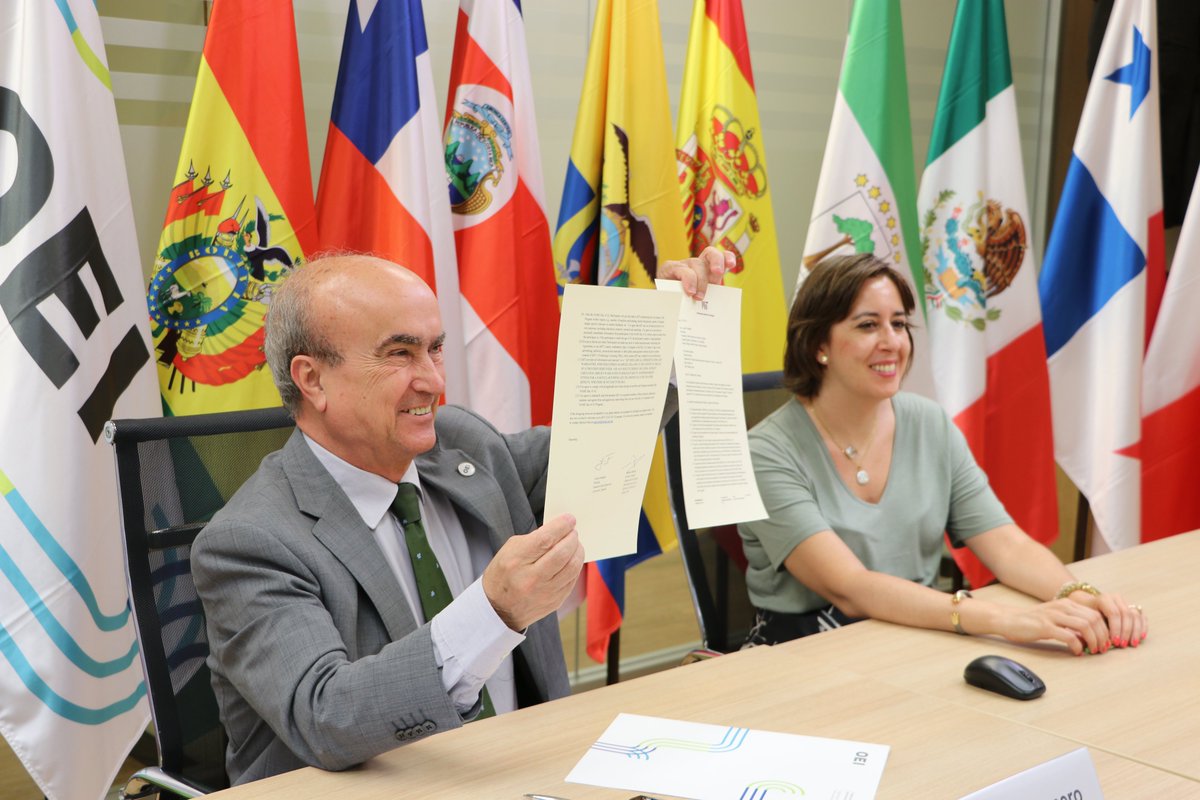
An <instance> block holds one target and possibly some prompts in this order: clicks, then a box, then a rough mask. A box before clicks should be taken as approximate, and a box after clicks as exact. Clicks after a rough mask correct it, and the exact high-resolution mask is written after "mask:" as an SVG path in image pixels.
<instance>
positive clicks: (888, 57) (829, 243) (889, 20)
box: [799, 0, 933, 397]
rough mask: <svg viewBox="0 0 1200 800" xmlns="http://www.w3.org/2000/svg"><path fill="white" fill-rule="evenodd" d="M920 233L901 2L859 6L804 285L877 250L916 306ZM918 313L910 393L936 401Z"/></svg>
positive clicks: (920, 288)
mask: <svg viewBox="0 0 1200 800" xmlns="http://www.w3.org/2000/svg"><path fill="white" fill-rule="evenodd" d="M918 236H919V234H918V229H917V179H916V175H915V172H914V167H913V145H912V125H911V123H910V121H909V114H908V77H907V74H906V72H905V66H904V31H903V29H902V27H901V23H900V3H899V0H879V2H872V3H855V4H854V10H853V12H852V14H851V17H850V33H849V34H848V35H847V37H846V53H845V56H844V57H843V60H842V77H841V79H840V80H839V81H838V93H837V98H836V99H835V100H834V107H833V120H832V121H831V122H830V124H829V139H828V141H827V142H826V144H825V160H824V161H823V162H822V164H821V177H820V179H819V180H818V181H817V195H816V199H815V200H814V201H813V211H812V219H811V220H810V222H809V225H808V236H807V238H806V239H805V242H804V267H805V269H802V270H800V278H799V282H800V283H802V282H803V281H804V278H805V276H806V275H807V274H808V270H809V269H811V268H812V267H813V266H815V265H816V264H817V262H818V261H820V260H821V259H822V258H824V257H825V256H828V255H853V254H855V253H874V254H875V255H876V256H877V257H878V258H880V259H882V260H883V261H886V262H888V263H889V264H891V265H892V266H894V267H895V268H896V269H897V270H899V271H900V273H901V274H902V275H904V276H905V277H906V278H908V279H909V280H910V281H911V282H912V286H913V294H914V295H915V296H916V298H917V302H918V303H920V302H921V298H922V296H923V295H924V277H923V271H922V269H921V258H920V248H919V246H918V243H917V242H918ZM920 312H921V309H919V308H918V309H917V314H916V316H915V318H914V319H913V322H914V323H915V325H916V327H915V328H914V330H913V340H914V342H915V344H916V347H915V349H914V357H913V359H912V371H911V372H910V373H909V375H908V378H907V379H906V380H905V388H906V389H908V390H909V391H913V392H918V393H920V394H924V395H926V396H929V397H932V396H933V374H932V371H931V369H930V367H929V351H928V349H927V344H926V343H927V341H928V338H927V336H926V335H925V330H924V327H923V326H922V325H921V324H920V323H921V318H920V317H921V313H920Z"/></svg>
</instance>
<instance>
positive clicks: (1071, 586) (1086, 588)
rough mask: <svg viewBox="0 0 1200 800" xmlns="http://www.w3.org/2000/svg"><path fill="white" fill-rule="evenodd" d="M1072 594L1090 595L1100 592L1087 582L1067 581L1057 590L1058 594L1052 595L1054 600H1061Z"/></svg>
mask: <svg viewBox="0 0 1200 800" xmlns="http://www.w3.org/2000/svg"><path fill="white" fill-rule="evenodd" d="M1072 592H1087V593H1088V594H1091V595H1097V594H1100V590H1099V589H1097V588H1096V587H1095V586H1092V585H1091V584H1090V583H1088V582H1087V581H1067V582H1066V583H1064V584H1063V585H1062V588H1061V589H1059V590H1058V594H1056V595H1054V599H1055V600H1062V599H1063V598H1064V597H1068V596H1070V594H1071V593H1072Z"/></svg>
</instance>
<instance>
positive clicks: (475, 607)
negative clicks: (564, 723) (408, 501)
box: [304, 436, 525, 715]
mask: <svg viewBox="0 0 1200 800" xmlns="http://www.w3.org/2000/svg"><path fill="white" fill-rule="evenodd" d="M304 441H305V442H307V443H308V446H309V448H310V449H311V450H312V452H313V455H315V456H316V457H317V460H318V461H320V462H321V464H322V466H324V467H325V469H326V470H328V472H329V474H330V475H331V476H332V477H333V479H334V480H335V481H336V482H337V484H338V486H340V487H341V488H342V491H344V492H345V493H346V496H347V497H348V498H350V502H351V504H353V505H354V508H355V510H357V511H358V513H359V516H361V517H362V520H363V523H364V524H366V526H367V527H368V528H370V529H371V532H372V534H373V535H374V537H375V541H376V542H378V544H379V549H380V550H382V551H383V557H384V560H386V561H387V563H388V566H389V567H390V568H391V570H392V572H393V574H395V576H396V580H397V581H399V583H400V589H401V591H402V592H403V593H404V598H405V600H407V601H408V606H409V608H410V609H411V610H412V613H413V617H414V618H415V619H417V620H418V621H426V620H425V615H424V613H423V612H422V611H421V603H420V600H419V599H418V597H417V582H416V579H415V578H414V577H413V570H412V562H411V561H410V560H409V557H408V546H407V545H406V544H405V541H404V532H403V531H402V530H401V528H400V525H399V524H397V522H396V518H395V517H394V516H393V515H392V514H391V513H390V511H391V505H392V501H393V500H395V499H396V492H397V487H396V484H394V483H392V482H391V481H389V480H388V479H387V478H385V477H383V476H382V475H376V474H375V473H373V472H367V471H365V470H361V469H359V468H358V467H355V466H354V465H352V464H349V463H348V462H346V461H345V460H343V459H341V458H339V457H338V456H336V455H334V454H333V453H331V452H329V451H328V450H326V449H325V448H324V447H321V445H319V444H317V443H316V442H314V441H313V440H312V439H310V438H308V436H305V437H304ZM403 482H407V483H412V484H415V485H416V487H417V496H418V499H419V501H420V504H421V523H422V525H423V526H424V528H425V535H426V537H428V539H429V545H430V547H432V548H433V552H434V555H436V556H437V560H438V564H439V565H440V566H441V568H442V572H443V573H444V574H445V576H446V583H448V584H449V586H450V593H451V594H452V595H454V599H453V600H452V601H451V602H450V605H448V606H446V608H445V609H443V610H442V611H441V613H439V614H438V615H437V616H435V617H434V618H433V622H432V623H431V625H430V634H431V636H432V639H433V652H434V656H435V658H436V659H437V663H438V666H439V667H440V668H441V671H442V685H443V686H445V687H446V692H447V694H449V696H450V699H451V701H452V702H453V703H454V705H455V706H456V707H457V708H458V711H459V713H460V714H464V715H465V714H466V713H467V712H469V711H470V710H471V708H472V707H473V706H474V705H475V703H476V702H478V700H479V692H480V689H481V687H482V686H483V685H484V683H485V682H486V684H487V687H488V694H490V695H491V698H492V704H493V705H494V706H495V708H496V712H497V713H499V714H503V713H504V712H506V711H512V710H514V709H515V708H516V707H517V690H516V683H515V681H514V678H513V660H512V651H513V650H514V649H515V648H516V647H517V645H519V644H521V642H523V641H525V636H524V635H523V634H520V633H517V632H516V631H514V630H512V629H511V628H509V627H508V626H507V625H505V624H504V621H503V620H501V619H500V617H499V616H498V615H497V614H496V610H495V609H494V608H492V604H491V603H490V602H489V601H488V599H487V595H485V594H484V591H483V583H482V581H481V579H480V576H481V575H483V570H484V568H485V567H486V566H487V565H488V562H490V561H491V559H492V549H491V543H490V542H486V541H473V540H468V539H467V535H466V533H465V532H464V531H463V527H462V523H461V522H459V519H458V514H456V513H455V511H454V507H453V505H452V504H451V503H450V501H449V499H447V498H446V497H443V496H441V495H440V494H439V493H437V492H427V491H425V489H424V487H422V485H421V479H420V476H419V474H418V472H417V465H416V463H415V462H414V463H412V464H410V465H409V467H408V471H407V472H405V473H404V478H403Z"/></svg>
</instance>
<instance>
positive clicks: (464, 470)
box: [458, 461, 475, 478]
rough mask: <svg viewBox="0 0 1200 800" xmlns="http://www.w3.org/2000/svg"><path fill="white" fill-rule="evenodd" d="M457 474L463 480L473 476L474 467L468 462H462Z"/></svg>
mask: <svg viewBox="0 0 1200 800" xmlns="http://www.w3.org/2000/svg"><path fill="white" fill-rule="evenodd" d="M458 474H459V475H462V476H463V477H464V478H469V477H471V476H472V475H474V474H475V465H474V464H472V463H470V462H469V461H464V462H463V463H461V464H459V465H458Z"/></svg>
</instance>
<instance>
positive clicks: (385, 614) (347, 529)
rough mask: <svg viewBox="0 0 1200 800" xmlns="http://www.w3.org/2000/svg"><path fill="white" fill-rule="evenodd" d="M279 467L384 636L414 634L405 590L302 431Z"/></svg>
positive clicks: (315, 532) (287, 448) (394, 637)
mask: <svg viewBox="0 0 1200 800" xmlns="http://www.w3.org/2000/svg"><path fill="white" fill-rule="evenodd" d="M283 469H284V472H285V474H286V475H287V478H288V481H289V482H290V483H291V485H292V489H293V491H294V492H295V493H296V503H297V505H298V506H299V508H300V510H301V511H303V512H304V513H305V514H308V515H310V516H312V517H315V518H316V519H317V522H316V524H315V525H314V526H313V535H314V536H315V537H316V538H317V540H318V541H320V542H321V544H323V545H324V546H325V547H326V548H328V550H329V552H331V553H332V554H333V555H334V557H335V558H337V559H338V560H339V561H341V562H342V565H343V566H345V567H346V569H347V571H349V573H350V574H351V575H352V576H353V577H354V579H355V580H356V581H358V584H359V585H360V586H362V588H363V591H364V592H365V593H366V595H367V597H369V598H370V600H371V602H372V603H373V604H374V606H375V608H376V610H377V611H378V612H379V616H380V618H381V619H382V620H383V624H384V627H385V628H386V629H387V632H388V636H389V637H390V638H391V639H392V640H398V639H400V638H402V637H404V636H406V635H408V634H409V633H411V632H412V631H414V630H416V628H417V622H416V619H414V618H413V615H412V611H411V609H409V607H408V602H407V601H406V600H405V599H404V592H403V591H402V590H401V588H400V583H399V582H398V581H397V580H396V576H395V575H393V574H392V570H391V568H390V567H389V566H388V564H387V561H386V560H385V559H384V557H383V552H382V551H381V550H380V549H379V545H378V543H377V542H376V541H375V537H374V535H373V534H372V533H371V529H370V528H368V527H367V526H366V524H365V523H364V522H363V521H362V517H361V516H360V515H359V513H358V511H357V510H356V509H355V508H354V505H353V504H352V503H351V502H350V498H348V497H346V493H345V492H344V491H342V488H341V487H340V486H338V484H337V481H335V480H334V479H333V477H332V476H331V475H330V474H329V473H328V472H327V471H326V470H325V468H324V467H323V466H321V462H320V461H318V460H317V457H316V456H315V455H313V452H312V450H311V449H310V448H309V446H308V445H307V444H306V443H305V442H304V439H303V437H302V435H301V433H300V431H296V433H294V434H292V438H291V439H289V440H288V443H287V445H285V447H284V453H283Z"/></svg>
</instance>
